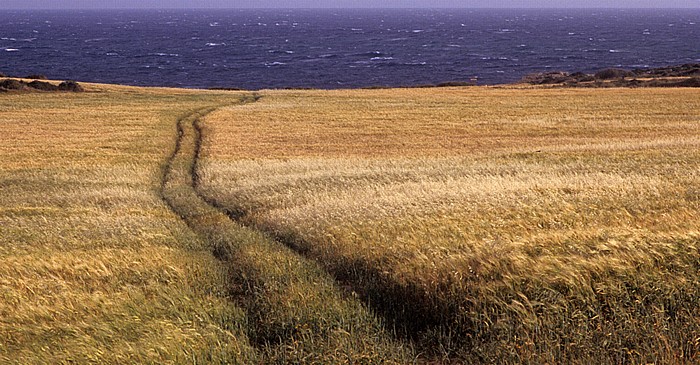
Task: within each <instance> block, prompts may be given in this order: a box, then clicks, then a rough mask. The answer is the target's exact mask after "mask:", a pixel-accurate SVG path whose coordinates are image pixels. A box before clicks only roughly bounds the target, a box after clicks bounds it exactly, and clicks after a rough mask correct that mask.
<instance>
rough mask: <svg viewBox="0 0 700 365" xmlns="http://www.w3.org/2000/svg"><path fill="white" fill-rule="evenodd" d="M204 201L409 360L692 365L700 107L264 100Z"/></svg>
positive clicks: (238, 127) (225, 124)
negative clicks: (281, 251) (312, 271)
mask: <svg viewBox="0 0 700 365" xmlns="http://www.w3.org/2000/svg"><path fill="white" fill-rule="evenodd" d="M261 96H262V98H261V99H260V100H258V101H257V102H254V103H247V104H245V105H238V106H231V107H225V108H221V109H218V110H217V111H214V112H213V113H211V114H209V115H208V116H207V117H205V118H204V120H203V122H202V123H201V128H202V134H203V140H202V145H201V151H200V154H199V158H200V161H199V164H198V169H197V174H198V183H199V184H198V189H199V191H200V192H202V193H203V195H204V196H205V197H206V198H207V200H209V201H210V202H211V203H213V204H215V205H216V206H219V207H222V208H223V209H225V210H226V211H227V212H228V213H229V215H230V216H232V217H233V218H235V219H237V220H239V221H240V222H241V223H243V224H244V225H247V226H249V227H252V228H254V229H258V230H261V231H263V232H265V233H267V234H268V235H270V236H272V237H275V238H277V239H278V240H280V241H281V242H284V243H285V244H287V245H288V246H289V247H292V248H293V249H294V250H295V251H297V252H299V253H300V254H301V255H303V256H304V257H306V258H307V259H310V260H312V261H316V262H318V263H320V264H321V265H322V267H323V268H324V269H325V270H327V271H328V272H329V273H331V274H332V275H333V277H334V278H335V279H336V281H337V283H338V285H340V286H341V287H342V288H343V290H345V291H346V292H347V293H348V295H351V296H354V297H357V298H359V299H360V300H361V301H362V302H363V303H364V304H365V305H366V306H367V307H368V308H370V309H372V310H373V311H374V312H375V313H377V315H378V316H379V317H380V318H381V319H382V320H383V321H384V322H385V324H386V326H389V327H390V328H392V329H393V331H394V332H395V336H396V337H397V338H398V339H401V340H402V341H406V342H407V343H411V344H412V346H414V348H415V351H416V353H417V354H419V355H418V358H419V359H433V360H444V361H457V362H460V361H464V362H468V363H472V362H473V363H572V362H574V363H694V362H697V361H700V306H699V305H698V303H700V223H699V222H700V91H698V90H697V89H595V90H574V89H562V88H553V89H525V88H485V87H477V88H461V89H460V88H454V89H449V88H448V89H400V90H353V91H264V92H262V93H261Z"/></svg>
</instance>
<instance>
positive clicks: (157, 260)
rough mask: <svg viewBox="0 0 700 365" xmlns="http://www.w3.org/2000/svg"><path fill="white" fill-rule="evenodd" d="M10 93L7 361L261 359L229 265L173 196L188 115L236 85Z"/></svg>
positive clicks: (3, 257)
mask: <svg viewBox="0 0 700 365" xmlns="http://www.w3.org/2000/svg"><path fill="white" fill-rule="evenodd" d="M86 86H87V89H88V90H87V92H85V93H80V94H72V93H70V94H68V93H22V94H14V93H7V94H3V95H0V130H1V133H0V156H1V159H0V192H1V193H0V363H17V364H31V363H38V364H47V363H70V362H76V363H122V364H123V363H237V362H238V363H250V362H251V361H253V360H254V359H256V357H257V355H256V353H255V350H254V349H253V347H252V346H251V345H250V344H249V342H248V339H247V335H246V330H247V329H246V316H245V313H244V312H243V311H242V310H241V309H239V308H237V307H236V306H235V305H233V304H232V302H231V301H230V300H229V299H228V296H229V289H230V288H229V286H228V283H227V280H228V277H227V268H226V267H225V266H224V264H222V263H221V262H220V261H218V260H216V259H215V258H214V257H213V255H212V253H211V250H210V249H209V247H207V245H206V242H204V241H203V240H201V239H200V238H199V237H198V236H197V235H195V234H193V232H192V231H190V230H189V229H188V228H187V226H186V225H185V224H183V222H182V221H181V220H180V218H179V217H177V216H176V215H175V214H173V213H172V211H171V210H170V209H169V208H168V206H167V205H166V204H165V203H164V202H163V201H162V199H161V196H160V184H161V177H162V169H163V163H164V162H165V161H166V158H167V156H168V155H169V154H170V153H171V152H172V149H173V144H174V141H175V139H176V130H175V122H176V120H177V119H178V118H179V117H181V116H182V115H185V114H187V113H189V112H190V111H192V110H194V109H197V108H201V107H204V106H214V105H221V104H224V103H226V104H230V103H231V102H233V101H235V100H236V99H237V98H236V97H234V96H232V95H231V94H226V93H221V92H219V93H211V92H201V91H182V90H174V89H139V88H127V87H116V86H114V87H112V86H100V85H86Z"/></svg>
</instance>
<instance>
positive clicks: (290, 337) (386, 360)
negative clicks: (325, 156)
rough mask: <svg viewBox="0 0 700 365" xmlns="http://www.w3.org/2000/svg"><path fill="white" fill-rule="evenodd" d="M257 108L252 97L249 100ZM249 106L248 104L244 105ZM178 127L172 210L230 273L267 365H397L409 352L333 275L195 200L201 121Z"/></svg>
mask: <svg viewBox="0 0 700 365" xmlns="http://www.w3.org/2000/svg"><path fill="white" fill-rule="evenodd" d="M249 99H252V100H254V99H255V97H254V96H253V97H252V98H249ZM244 101H250V100H244ZM209 111H210V110H209V109H204V110H200V111H199V112H197V113H194V114H192V115H190V116H189V117H187V118H184V119H182V120H181V121H180V122H179V123H178V130H179V135H180V138H179V139H178V144H177V149H176V153H175V154H174V155H173V158H172V159H171V160H170V161H169V163H168V168H167V173H166V175H165V180H164V185H163V191H164V197H165V199H166V201H167V202H168V204H169V205H170V206H171V207H172V208H173V210H174V211H175V212H177V213H178V214H179V215H180V216H181V217H182V218H183V219H184V220H185V221H186V222H187V223H188V225H189V226H190V227H191V228H192V230H193V231H194V232H196V233H198V234H199V235H200V236H201V237H203V238H205V240H206V242H208V243H209V244H210V245H211V249H212V251H213V252H214V254H215V255H216V256H217V257H218V258H219V259H220V260H222V261H224V262H225V264H226V265H227V267H228V268H229V276H228V282H229V283H230V285H231V291H232V294H233V295H234V296H235V297H236V298H237V303H239V304H240V305H241V307H242V308H244V310H245V311H246V313H247V315H248V325H247V327H246V328H247V333H248V335H249V338H250V340H251V343H253V344H254V345H255V346H256V347H257V348H258V349H259V350H260V351H259V352H260V355H261V356H260V359H259V361H260V362H262V363H266V364H273V363H279V364H286V363H292V364H299V363H303V364H380V363H381V364H400V363H408V362H410V361H411V359H412V357H411V352H410V349H409V348H407V346H405V345H403V344H402V343H401V342H399V341H395V340H394V339H392V338H391V336H390V333H389V332H388V331H386V330H385V329H384V327H383V326H382V323H381V322H380V321H379V320H378V319H377V318H376V317H375V316H374V315H373V314H372V313H371V312H370V311H369V310H368V309H367V308H366V307H364V306H363V305H362V303H361V302H360V301H359V300H358V299H357V298H356V297H354V296H353V295H350V294H349V293H345V292H344V291H343V290H342V288H341V287H339V286H338V285H337V284H336V283H335V282H334V281H333V278H331V277H330V276H329V275H328V273H326V272H325V271H323V269H322V268H321V267H320V266H319V265H318V264H316V263H314V262H313V261H309V260H306V259H304V258H302V257H300V256H299V255H297V254H295V253H294V252H293V251H291V250H289V249H288V248H287V247H285V246H284V245H282V244H281V243H279V242H276V241H274V240H272V239H270V238H269V237H266V236H265V235H264V234H262V233H260V232H258V231H255V230H253V229H250V228H245V227H242V226H240V225H239V224H237V223H234V222H232V221H231V220H230V219H229V217H228V216H226V214H224V213H223V212H221V211H219V210H218V209H216V208H214V207H212V206H211V205H209V204H208V203H207V202H206V201H204V200H203V199H202V198H201V197H199V196H198V195H197V192H196V191H195V186H196V184H197V179H196V175H195V174H194V173H193V172H194V171H195V164H196V156H197V155H198V153H199V142H200V141H201V139H200V132H199V129H198V128H197V126H198V124H197V123H198V122H199V118H201V117H202V116H203V115H205V114H206V113H208V112H209Z"/></svg>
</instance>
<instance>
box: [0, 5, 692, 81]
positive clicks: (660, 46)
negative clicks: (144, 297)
mask: <svg viewBox="0 0 700 365" xmlns="http://www.w3.org/2000/svg"><path fill="white" fill-rule="evenodd" d="M691 62H700V10H697V9H696V10H466V9H465V10H216V11H213V10H209V11H196V10H189V11H184V10H171V11H156V10H153V11H81V12H75V11H74V12H65V11H64V12H56V11H54V12H48V11H31V12H29V11H4V12H3V11H0V72H3V73H6V74H11V75H18V76H22V75H26V74H36V73H39V74H45V75H47V76H49V77H51V78H55V79H75V80H81V81H95V82H106V83H122V84H131V85H163V86H181V87H239V88H247V89H260V88H283V87H319V88H341V87H363V86H375V85H387V86H399V85H416V84H432V83H439V82H445V81H468V80H470V79H471V78H474V77H477V78H478V80H479V83H480V84H497V83H507V82H512V81H516V80H518V79H520V78H521V77H522V76H523V75H525V74H528V73H532V72H538V71H547V70H564V71H588V72H590V71H596V70H599V69H601V68H606V67H625V68H643V67H657V66H666V65H672V64H682V63H691Z"/></svg>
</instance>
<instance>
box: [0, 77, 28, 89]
mask: <svg viewBox="0 0 700 365" xmlns="http://www.w3.org/2000/svg"><path fill="white" fill-rule="evenodd" d="M0 88H3V89H5V90H24V89H26V88H27V84H25V83H24V82H22V81H19V80H15V79H7V80H3V81H0Z"/></svg>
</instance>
